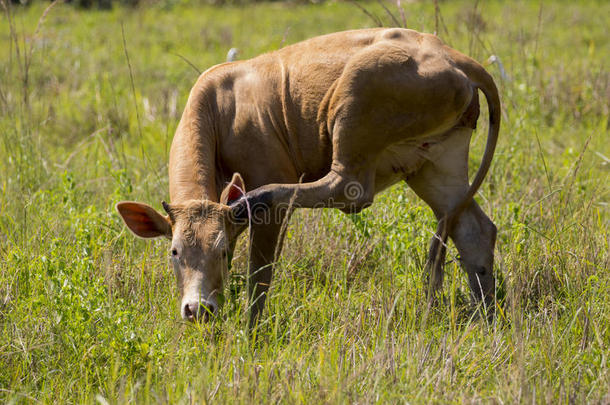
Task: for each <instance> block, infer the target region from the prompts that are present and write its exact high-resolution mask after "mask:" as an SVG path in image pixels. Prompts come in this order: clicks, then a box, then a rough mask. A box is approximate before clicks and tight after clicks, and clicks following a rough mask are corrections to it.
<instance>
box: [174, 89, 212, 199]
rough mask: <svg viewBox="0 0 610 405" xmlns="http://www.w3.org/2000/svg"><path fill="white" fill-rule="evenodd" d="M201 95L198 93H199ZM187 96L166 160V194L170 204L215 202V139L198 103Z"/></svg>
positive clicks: (193, 97) (194, 97)
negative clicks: (167, 184)
mask: <svg viewBox="0 0 610 405" xmlns="http://www.w3.org/2000/svg"><path fill="white" fill-rule="evenodd" d="M200 94H201V93H200ZM198 98H200V97H197V96H196V94H194V93H191V96H190V97H189V100H188V101H187V105H186V108H185V110H184V113H183V115H182V119H181V120H180V124H179V125H178V129H177V130H176V134H175V135H174V140H173V141H172V147H171V151H170V157H169V193H170V198H171V201H172V202H182V201H186V200H193V199H206V200H211V201H218V192H217V189H216V136H215V134H214V125H213V123H212V122H207V121H208V120H207V119H206V117H207V118H209V117H210V116H211V115H210V114H206V113H204V112H203V111H202V103H201V102H200V101H198V100H197V99H198Z"/></svg>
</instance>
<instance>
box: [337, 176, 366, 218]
mask: <svg viewBox="0 0 610 405" xmlns="http://www.w3.org/2000/svg"><path fill="white" fill-rule="evenodd" d="M373 175H374V174H373ZM371 177H372V176H362V177H359V178H357V177H354V176H347V175H340V174H337V181H336V182H335V183H334V184H333V186H332V191H331V200H332V201H331V203H330V204H329V206H331V207H333V208H338V209H340V210H341V211H343V212H345V213H358V212H360V211H362V210H363V209H365V208H367V207H369V206H370V205H371V204H372V203H373V198H374V196H375V187H374V182H373V181H371Z"/></svg>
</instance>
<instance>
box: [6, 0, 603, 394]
mask: <svg viewBox="0 0 610 405" xmlns="http://www.w3.org/2000/svg"><path fill="white" fill-rule="evenodd" d="M2 4H4V5H5V6H6V0H2ZM362 4H363V5H364V6H365V7H366V8H367V9H368V10H371V11H372V12H373V13H375V14H376V15H377V16H379V17H380V18H381V19H382V20H383V21H384V23H386V24H391V23H392V20H391V19H390V18H389V17H388V15H387V14H386V13H385V11H384V10H383V8H382V7H381V6H380V5H379V4H378V3H362ZM385 4H387V7H388V8H389V9H390V10H392V11H393V12H394V13H395V14H396V15H397V16H398V13H397V12H396V7H395V5H394V4H391V3H385ZM47 6H48V3H47V2H35V3H34V4H32V5H30V6H28V7H25V8H21V7H16V6H13V7H11V8H10V9H7V8H5V7H3V8H2V10H3V16H2V17H0V139H1V141H0V402H2V403H6V402H9V403H10V402H16V403H29V402H38V401H40V402H45V403H63V402H68V403H91V402H99V403H117V402H119V403H122V402H127V401H129V402H131V401H133V402H141V403H150V402H168V403H209V402H218V403H223V402H225V403H234V402H237V403H258V402H261V403H275V402H278V401H281V402H285V403H312V404H316V403H377V402H380V403H386V402H390V403H402V402H408V403H422V404H423V403H521V402H523V403H576V404H581V403H601V404H608V403H610V365H609V362H610V359H609V357H610V271H609V267H610V266H609V264H610V263H609V260H610V259H609V254H608V250H609V237H610V234H609V229H610V216H609V207H608V203H609V200H610V187H609V184H610V182H609V180H610V179H609V173H610V172H609V170H610V146H609V145H610V136H609V128H608V127H609V125H608V124H609V100H610V73H609V70H608V69H609V68H610V41H608V24H609V20H608V16H609V15H610V2H607V1H602V0H599V1H593V0H583V1H578V2H568V1H556V2H553V1H544V2H542V3H541V2H538V1H532V2H525V1H485V2H468V1H445V2H439V6H440V12H441V15H440V16H441V17H442V18H439V19H438V23H437V19H436V18H435V10H434V3H433V2H432V1H426V2H403V7H404V10H405V17H406V22H407V26H408V27H409V28H414V29H417V30H423V31H427V32H433V31H434V29H435V26H436V25H437V24H438V27H439V32H440V36H441V37H442V38H443V39H444V40H445V41H446V42H448V43H449V44H450V45H451V46H453V47H454V48H456V49H458V50H461V51H463V52H464V53H467V54H469V55H471V56H473V57H474V58H475V59H477V60H479V61H485V60H487V59H488V58H489V57H490V56H491V55H496V56H497V57H498V58H499V59H500V61H501V63H502V66H503V69H504V70H505V74H504V75H503V74H502V73H501V71H500V65H498V64H491V65H488V66H487V68H488V70H489V71H490V72H491V73H492V74H493V75H494V77H495V78H496V81H497V83H498V86H499V88H500V92H501V98H502V101H503V108H504V111H503V118H504V120H503V123H502V129H501V133H500V141H499V146H498V149H497V152H496V156H495V160H494V162H493V166H492V168H491V171H490V173H489V175H488V177H487V180H486V182H485V183H484V185H483V187H482V188H481V191H480V192H479V194H478V196H477V200H478V201H479V203H480V204H481V206H482V207H483V209H484V210H485V211H486V212H487V213H489V214H490V217H491V218H492V219H493V220H494V222H495V223H496V224H497V226H498V228H499V232H498V240H497V247H496V262H495V272H496V274H497V279H498V281H499V282H498V294H497V296H498V303H497V307H498V310H497V313H498V316H497V318H496V320H495V321H494V322H492V323H486V322H484V321H482V320H477V319H474V318H473V317H471V316H470V315H471V313H472V311H471V308H470V307H469V305H468V302H469V298H468V294H469V292H468V287H467V281H466V276H465V274H464V273H463V271H462V270H461V269H460V267H459V265H458V260H457V256H456V253H455V250H454V249H453V248H452V250H451V252H450V254H449V256H448V258H449V263H448V264H447V265H446V268H445V270H446V279H445V283H444V293H443V294H444V295H443V302H442V303H441V304H440V305H438V306H437V307H435V308H432V310H430V311H428V310H427V301H426V299H425V294H424V288H423V284H422V280H423V265H424V260H425V255H426V250H427V247H428V240H429V238H430V236H431V235H432V232H433V231H434V229H435V220H434V217H433V215H432V213H431V211H430V210H429V209H428V207H427V206H426V205H425V204H424V203H423V202H421V201H420V200H418V199H417V198H416V197H415V195H414V194H413V192H411V191H410V190H409V189H408V187H407V186H406V185H404V184H401V185H397V186H395V187H393V188H391V189H390V190H387V191H386V192H384V193H383V194H381V195H379V196H378V197H377V198H376V202H375V204H374V205H373V206H372V207H371V208H369V209H368V210H366V211H364V212H363V213H362V214H360V215H354V216H347V215H344V214H342V213H340V212H334V211H321V210H318V211H305V210H303V211H299V212H297V213H296V215H294V216H293V218H292V220H291V223H290V227H289V230H288V233H287V236H286V239H287V240H286V245H285V248H284V251H283V254H282V256H281V258H280V259H279V262H278V266H277V271H276V275H275V279H274V284H273V286H272V290H271V293H270V297H269V299H268V301H267V309H266V311H265V313H264V316H263V319H262V320H263V322H262V323H261V324H260V325H259V327H258V328H257V329H256V331H255V334H256V337H254V336H250V335H249V334H248V332H247V331H246V329H245V325H246V300H245V288H243V287H244V285H245V278H244V269H245V262H246V256H247V243H246V238H243V239H242V242H240V244H239V245H238V248H237V250H236V253H235V258H234V261H233V266H232V270H231V275H230V279H229V280H228V281H227V287H226V291H225V297H226V304H225V306H224V308H223V311H222V313H221V314H220V316H219V318H220V319H218V320H217V321H216V322H213V323H210V324H204V325H192V324H189V323H185V322H183V321H182V320H181V319H180V316H179V308H178V305H179V297H178V292H177V288H176V285H175V280H174V275H173V272H172V271H171V269H170V267H169V262H168V257H169V244H168V243H167V242H166V241H162V240H159V241H143V240H139V239H136V238H135V237H134V236H132V235H131V234H130V233H129V232H128V231H127V230H126V229H125V228H124V226H123V224H122V222H121V220H120V218H119V217H118V215H117V214H116V212H115V210H114V204H115V203H116V202H117V201H120V200H127V199H128V200H138V201H143V202H148V203H151V204H152V205H153V206H155V207H156V208H158V209H160V203H161V200H163V199H165V200H167V199H168V185H167V157H168V151H169V145H170V142H171V139H172V135H173V131H174V130H175V128H176V125H177V122H178V120H179V118H180V115H181V112H182V109H183V107H184V104H185V101H186V97H187V95H188V92H189V90H190V88H191V86H192V84H193V83H194V81H195V80H196V78H197V76H198V72H197V71H198V70H199V71H203V70H205V69H207V68H208V67H210V66H212V65H214V64H216V63H220V62H222V61H224V60H225V57H226V54H227V51H228V50H229V48H231V47H237V48H239V49H240V56H239V57H240V58H249V57H252V56H255V55H257V54H259V53H262V52H266V51H270V50H274V49H278V48H279V47H281V46H282V45H283V44H289V43H294V42H297V41H299V40H302V39H305V38H308V37H311V36H315V35H319V34H324V33H329V32H333V31H338V30H344V29H352V28H363V27H371V26H374V25H375V23H374V22H373V20H372V19H371V18H369V17H368V16H367V15H365V14H364V13H362V12H361V11H360V10H359V9H358V8H357V7H355V6H354V5H353V4H349V3H341V2H333V1H329V2H323V3H319V4H286V3H260V4H246V5H242V6H236V5H233V6H226V7H220V6H212V5H199V6H197V5H194V4H191V3H189V2H184V1H172V0H166V1H164V2H157V3H153V4H152V5H149V6H146V7H144V6H142V7H139V8H122V7H119V6H115V7H114V8H113V9H112V10H111V11H100V10H89V11H86V10H79V9H78V8H75V7H73V6H71V5H66V4H58V5H56V6H55V7H53V8H52V9H51V10H49V11H48V12H47V13H46V16H45V18H44V19H43V20H39V18H40V17H41V15H42V14H43V12H44V10H45V7H47ZM37 27H38V28H37ZM123 32H124V35H123ZM187 61H188V63H187ZM481 110H482V111H486V107H485V106H484V105H483V106H482V108H481ZM486 120H487V116H486V114H485V113H483V114H482V116H481V118H480V120H479V128H478V130H477V131H476V133H475V136H474V137H473V144H472V154H471V157H470V167H471V173H474V171H475V170H476V167H478V162H479V159H480V157H481V155H482V149H483V146H484V142H485V136H486V127H487V125H486Z"/></svg>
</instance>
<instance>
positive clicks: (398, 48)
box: [117, 28, 500, 322]
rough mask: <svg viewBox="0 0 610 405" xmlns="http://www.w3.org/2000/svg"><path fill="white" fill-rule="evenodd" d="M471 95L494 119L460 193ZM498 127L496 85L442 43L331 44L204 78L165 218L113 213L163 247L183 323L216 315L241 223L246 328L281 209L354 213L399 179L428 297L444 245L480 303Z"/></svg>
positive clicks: (361, 39)
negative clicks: (419, 206) (487, 185)
mask: <svg viewBox="0 0 610 405" xmlns="http://www.w3.org/2000/svg"><path fill="white" fill-rule="evenodd" d="M477 90H481V91H482V92H483V94H484V95H485V97H486V98H487V103H488V106H489V120H490V124H489V133H488V137H487V145H486V148H485V152H484V154H483V158H482V163H481V166H480V168H479V170H478V172H477V173H476V175H475V177H474V180H473V183H472V184H469V180H468V150H469V143H470V137H471V134H472V131H473V129H474V128H475V126H476V122H477V119H478V116H479V101H478V91H477ZM499 127H500V100H499V97H498V91H497V89H496V86H495V84H494V82H493V80H492V78H491V76H490V75H489V74H488V73H487V72H486V71H485V70H484V69H483V68H482V67H481V65H479V64H478V63H477V62H475V61H474V60H472V59H470V58H468V57H467V56H465V55H463V54H461V53H459V52H457V51H455V50H453V49H451V48H449V47H448V46H446V45H444V44H443V42H442V41H441V40H439V39H438V38H437V37H436V36H434V35H430V34H422V33H418V32H416V31H413V30H407V29H397V28H392V29H384V28H378V29H365V30H355V31H346V32H339V33H334V34H329V35H324V36H320V37H316V38H312V39H309V40H307V41H304V42H300V43H297V44H294V45H291V46H287V47H285V48H283V49H280V50H278V51H275V52H270V53H267V54H264V55H261V56H258V57H256V58H254V59H251V60H245V61H238V62H232V63H224V64H221V65H218V66H215V67H212V68H210V69H209V70H207V71H206V72H205V73H203V74H202V75H201V76H200V77H199V79H198V80H197V83H196V84H195V86H194V87H193V89H192V90H191V93H190V96H189V98H188V101H187V104H186V108H185V110H184V113H183V115H182V119H181V120H180V124H179V125H178V129H177V130H176V134H175V136H174V140H173V142H172V147H171V152H170V157H169V193H170V197H171V203H170V204H167V203H165V202H164V203H163V208H164V209H165V211H166V213H167V215H166V216H165V215H162V214H160V213H158V212H157V211H155V210H154V209H153V208H151V207H150V206H148V205H146V204H142V203H136V202H120V203H118V204H117V209H118V211H119V213H120V215H121V217H122V218H123V220H124V221H125V223H126V224H127V226H128V227H129V229H130V230H131V231H132V232H133V233H135V234H136V235H138V236H140V237H142V238H154V237H159V236H165V237H166V238H168V239H170V240H171V241H172V244H171V261H172V263H173V266H174V270H175V273H176V277H177V281H178V286H179V288H180V291H181V294H182V304H181V314H182V317H183V318H185V319H189V320H198V319H208V317H209V314H213V313H214V312H215V311H217V310H218V305H219V300H218V296H219V294H220V293H221V291H222V286H223V279H224V278H225V277H226V273H227V269H228V266H227V261H228V259H227V258H228V257H231V256H230V254H231V253H232V251H233V249H234V246H235V241H236V239H237V237H238V236H239V235H240V233H242V232H243V231H244V230H245V229H246V228H249V229H250V232H251V233H250V237H251V255H250V256H251V257H250V263H249V283H248V285H249V294H250V295H249V296H250V300H251V303H252V304H251V312H250V321H251V322H254V321H255V320H256V318H257V316H258V315H259V313H260V311H261V310H262V308H263V305H264V302H265V297H266V293H267V290H268V288H269V284H270V282H271V275H272V268H273V263H274V260H275V254H276V247H279V246H281V238H280V236H279V234H280V229H281V226H282V222H283V220H284V219H285V217H286V215H287V212H289V210H288V209H287V207H304V208H322V207H324V208H339V209H341V210H342V211H344V212H359V211H360V210H362V209H363V208H365V207H367V206H368V205H370V204H371V203H372V202H373V196H374V195H375V194H376V193H378V192H380V191H381V190H383V189H385V188H387V187H389V186H390V185H392V184H394V183H396V182H398V181H400V180H405V181H406V182H407V183H408V185H409V186H410V187H411V188H412V189H413V190H414V191H415V193H416V194H417V195H418V196H420V197H421V198H422V199H423V200H424V201H425V202H426V203H427V204H428V205H430V207H431V208H432V210H433V211H434V214H435V215H436V217H437V218H438V220H439V225H438V229H437V232H436V235H435V237H434V238H432V242H431V247H430V250H429V255H428V256H429V257H428V264H427V270H428V271H429V272H430V276H429V277H430V285H431V289H433V290H436V289H438V288H440V286H441V283H442V263H443V259H444V255H445V243H444V242H445V241H446V239H447V237H451V239H452V240H453V241H454V243H455V245H456V247H457V249H458V251H459V254H460V257H461V261H462V265H463V266H464V268H465V270H466V272H467V273H468V277H469V284H470V288H471V292H472V295H473V297H474V299H475V300H479V301H480V300H481V299H484V300H485V301H486V302H487V303H491V302H492V300H493V295H494V289H495V286H494V284H495V281H494V277H493V272H492V265H493V249H494V244H495V238H496V227H495V226H494V224H493V223H492V222H491V220H490V219H489V218H488V217H487V216H486V215H485V214H484V213H483V211H482V210H481V208H480V207H479V206H478V205H477V203H476V202H475V201H474V200H473V196H474V194H475V193H476V191H477V189H478V188H479V186H480V185H481V182H482V181H483V178H484V177H485V175H486V173H487V171H488V169H489V166H490V163H491V159H492V156H493V152H494V149H495V145H496V141H497V137H498V131H499ZM239 173H240V174H241V175H240V174H239ZM246 186H247V187H248V189H249V190H250V191H248V192H246V191H245V190H246ZM278 251H279V249H278Z"/></svg>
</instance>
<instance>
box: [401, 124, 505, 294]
mask: <svg viewBox="0 0 610 405" xmlns="http://www.w3.org/2000/svg"><path fill="white" fill-rule="evenodd" d="M471 133H472V130H471V129H469V128H459V129H454V130H452V132H451V134H449V137H448V139H447V140H446V141H444V142H443V143H442V144H439V145H436V146H435V148H436V150H435V151H431V156H430V160H428V161H427V162H426V163H425V164H424V165H423V166H422V167H421V168H420V169H419V170H418V171H417V172H416V173H414V174H413V175H411V176H409V177H408V178H407V183H408V184H409V186H410V187H411V188H412V189H413V190H414V191H415V193H416V194H417V195H418V196H419V197H421V198H422V199H423V200H424V201H425V202H426V203H427V204H428V205H429V206H430V207H431V208H432V210H433V211H434V214H435V215H436V217H437V218H438V219H440V218H442V217H443V216H444V215H445V214H447V213H448V212H449V211H451V209H452V208H453V207H454V206H456V205H457V204H458V203H459V202H460V201H461V199H462V198H463V196H464V195H465V194H466V193H467V190H468V186H469V183H468V148H469V141H470V136H471ZM449 237H450V238H451V239H452V240H453V242H454V243H455V246H456V248H457V250H458V252H459V254H460V261H461V264H462V266H463V267H464V268H465V270H466V272H467V273H468V281H469V285H470V290H471V293H472V296H473V298H474V299H475V301H481V300H482V299H484V302H485V303H486V304H487V305H491V304H492V303H493V297H494V291H495V280H494V276H493V250H494V245H495V241H496V227H495V225H494V224H493V222H491V220H490V219H489V218H488V217H487V215H485V213H484V212H483V211H482V210H481V208H480V207H479V205H478V204H477V203H476V202H475V201H474V200H473V201H472V203H471V204H469V205H468V207H467V208H466V209H464V211H463V212H462V213H461V214H460V215H459V216H458V217H457V218H456V219H455V221H454V224H453V227H452V228H451V230H450V232H449ZM436 243H438V240H437V239H436V237H433V239H432V243H431V245H432V246H431V249H430V253H429V257H428V264H429V265H430V264H432V263H435V262H437V263H440V266H442V261H443V258H440V259H441V260H436V259H437V258H435V257H430V256H431V255H432V252H435V251H436V249H434V248H433V246H434V245H435V244H436ZM428 267H429V266H428ZM430 270H431V271H432V274H431V276H432V279H431V280H430V283H431V287H432V289H434V290H436V289H438V288H440V286H441V284H442V268H441V269H430Z"/></svg>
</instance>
